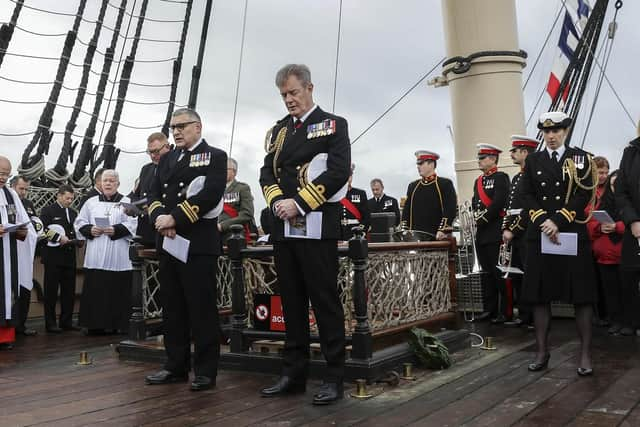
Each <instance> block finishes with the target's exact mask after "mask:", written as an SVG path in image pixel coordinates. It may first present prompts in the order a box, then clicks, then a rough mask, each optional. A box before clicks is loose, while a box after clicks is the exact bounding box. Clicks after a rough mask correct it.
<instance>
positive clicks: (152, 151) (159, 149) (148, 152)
mask: <svg viewBox="0 0 640 427" xmlns="http://www.w3.org/2000/svg"><path fill="white" fill-rule="evenodd" d="M167 145H169V144H162V146H161V147H160V148H156V149H155V150H147V154H149V155H152V156H155V155H156V154H160V152H161V151H162V149H163V148H164V147H166V146H167Z"/></svg>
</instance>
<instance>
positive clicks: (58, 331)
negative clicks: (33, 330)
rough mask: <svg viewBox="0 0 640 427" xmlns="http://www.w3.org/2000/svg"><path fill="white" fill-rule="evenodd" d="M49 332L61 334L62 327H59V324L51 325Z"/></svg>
mask: <svg viewBox="0 0 640 427" xmlns="http://www.w3.org/2000/svg"><path fill="white" fill-rule="evenodd" d="M47 333H50V334H60V333H62V329H60V328H58V327H57V326H51V327H49V328H47Z"/></svg>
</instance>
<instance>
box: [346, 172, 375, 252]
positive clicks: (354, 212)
mask: <svg viewBox="0 0 640 427" xmlns="http://www.w3.org/2000/svg"><path fill="white" fill-rule="evenodd" d="M355 168H356V165H354V164H352V165H351V175H349V189H348V190H347V195H346V196H344V197H343V198H342V199H340V204H342V219H341V220H340V224H341V225H342V228H341V230H342V231H341V235H342V238H341V239H342V240H349V239H351V237H352V236H353V230H352V229H353V227H357V226H359V225H362V227H363V228H364V231H365V232H367V231H369V225H370V224H371V214H370V213H369V205H368V203H367V193H365V191H364V190H362V189H360V188H355V187H352V186H351V182H352V181H353V171H354V170H355Z"/></svg>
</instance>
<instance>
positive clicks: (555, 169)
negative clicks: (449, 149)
mask: <svg viewBox="0 0 640 427" xmlns="http://www.w3.org/2000/svg"><path fill="white" fill-rule="evenodd" d="M569 162H570V163H573V164H575V166H576V167H575V169H574V170H575V174H576V175H577V177H578V179H579V180H580V181H581V182H580V185H576V183H575V181H574V180H573V179H570V175H573V173H572V172H571V169H572V168H570V167H569ZM563 167H564V168H565V172H564V173H563ZM595 167H596V166H595V164H593V162H592V159H591V155H590V154H588V153H587V152H585V151H583V150H580V149H578V148H573V147H566V149H565V152H564V153H563V155H562V157H561V158H560V160H559V161H555V160H553V159H552V158H551V157H550V155H549V153H548V152H547V150H546V149H545V150H542V151H539V152H536V153H532V154H530V155H529V156H527V161H526V163H525V168H524V174H523V176H522V182H521V186H522V190H521V195H522V203H523V209H525V210H526V212H527V213H528V214H529V219H530V221H531V224H530V225H529V227H528V228H527V235H526V239H527V241H526V245H527V249H526V251H527V272H526V274H525V277H524V284H523V300H524V301H525V302H527V303H532V304H544V303H549V302H551V301H563V302H567V303H573V304H591V303H594V302H595V301H596V300H597V294H598V292H597V288H596V281H595V269H594V261H593V255H592V253H591V242H590V240H589V235H588V234H587V226H586V225H585V224H583V223H581V222H583V221H584V220H585V216H586V215H585V208H587V206H588V205H589V202H590V200H591V197H592V194H593V191H595V190H588V189H585V188H582V187H591V186H593V185H594V183H593V177H592V172H593V171H594V168H595ZM570 185H571V189H569V186H570ZM569 190H570V191H569ZM567 192H569V193H568V195H567ZM547 219H551V220H552V221H553V222H554V223H555V224H556V225H557V226H558V228H559V230H560V232H561V233H576V234H577V238H578V252H577V256H570V255H550V254H542V253H541V231H540V225H541V224H542V223H543V222H544V221H545V220H547Z"/></svg>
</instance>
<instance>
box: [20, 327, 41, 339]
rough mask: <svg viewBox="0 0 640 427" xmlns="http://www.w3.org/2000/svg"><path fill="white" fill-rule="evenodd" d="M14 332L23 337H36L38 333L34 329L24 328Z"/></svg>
mask: <svg viewBox="0 0 640 427" xmlns="http://www.w3.org/2000/svg"><path fill="white" fill-rule="evenodd" d="M16 332H17V333H19V334H22V335H24V336H25V337H32V336H34V335H38V331H36V330H35V329H30V328H24V329H20V330H17V329H16Z"/></svg>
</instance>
